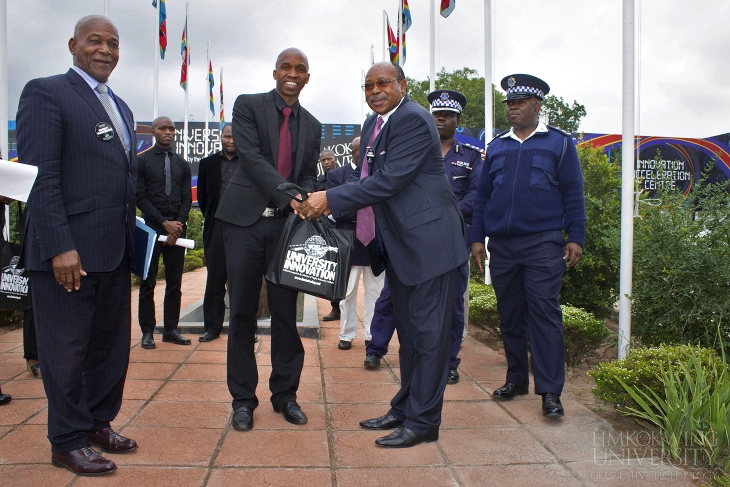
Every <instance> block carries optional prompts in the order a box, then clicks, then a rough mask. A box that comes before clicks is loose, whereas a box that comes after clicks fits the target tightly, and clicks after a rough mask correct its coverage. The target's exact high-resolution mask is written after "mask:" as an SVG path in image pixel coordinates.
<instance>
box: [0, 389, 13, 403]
mask: <svg viewBox="0 0 730 487" xmlns="http://www.w3.org/2000/svg"><path fill="white" fill-rule="evenodd" d="M11 399H13V396H11V395H10V394H3V393H2V392H0V406H2V405H3V404H7V403H9V402H10V400H11Z"/></svg>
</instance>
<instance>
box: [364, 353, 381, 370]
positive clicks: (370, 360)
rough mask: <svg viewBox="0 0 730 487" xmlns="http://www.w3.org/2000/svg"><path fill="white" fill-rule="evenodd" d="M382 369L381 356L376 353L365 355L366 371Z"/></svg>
mask: <svg viewBox="0 0 730 487" xmlns="http://www.w3.org/2000/svg"><path fill="white" fill-rule="evenodd" d="M378 367H380V356H379V355H378V354H375V353H369V354H367V355H365V368H366V369H377V368H378Z"/></svg>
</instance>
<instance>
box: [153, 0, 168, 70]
mask: <svg viewBox="0 0 730 487" xmlns="http://www.w3.org/2000/svg"><path fill="white" fill-rule="evenodd" d="M152 6H153V7H155V9H156V8H157V0H152ZM159 31H160V34H159V36H160V42H159V45H160V59H165V49H167V10H166V9H165V0H160V27H159Z"/></svg>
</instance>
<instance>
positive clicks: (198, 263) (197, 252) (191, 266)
mask: <svg viewBox="0 0 730 487" xmlns="http://www.w3.org/2000/svg"><path fill="white" fill-rule="evenodd" d="M204 265H205V256H204V255H203V249H202V248H200V249H199V248H195V249H193V250H188V253H187V254H186V255H185V263H184V264H183V272H190V271H194V270H195V269H200V268H201V267H203V266H204Z"/></svg>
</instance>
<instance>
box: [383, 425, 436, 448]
mask: <svg viewBox="0 0 730 487" xmlns="http://www.w3.org/2000/svg"><path fill="white" fill-rule="evenodd" d="M430 441H434V440H427V439H426V438H425V437H423V436H421V435H418V434H416V433H414V432H413V431H411V430H409V429H408V428H406V427H405V426H401V427H399V428H398V429H397V430H395V431H393V432H392V433H391V434H389V435H388V436H383V437H382V438H378V439H377V440H375V444H376V445H378V446H382V447H384V448H410V447H412V446H416V445H418V444H421V443H424V442H430Z"/></svg>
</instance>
